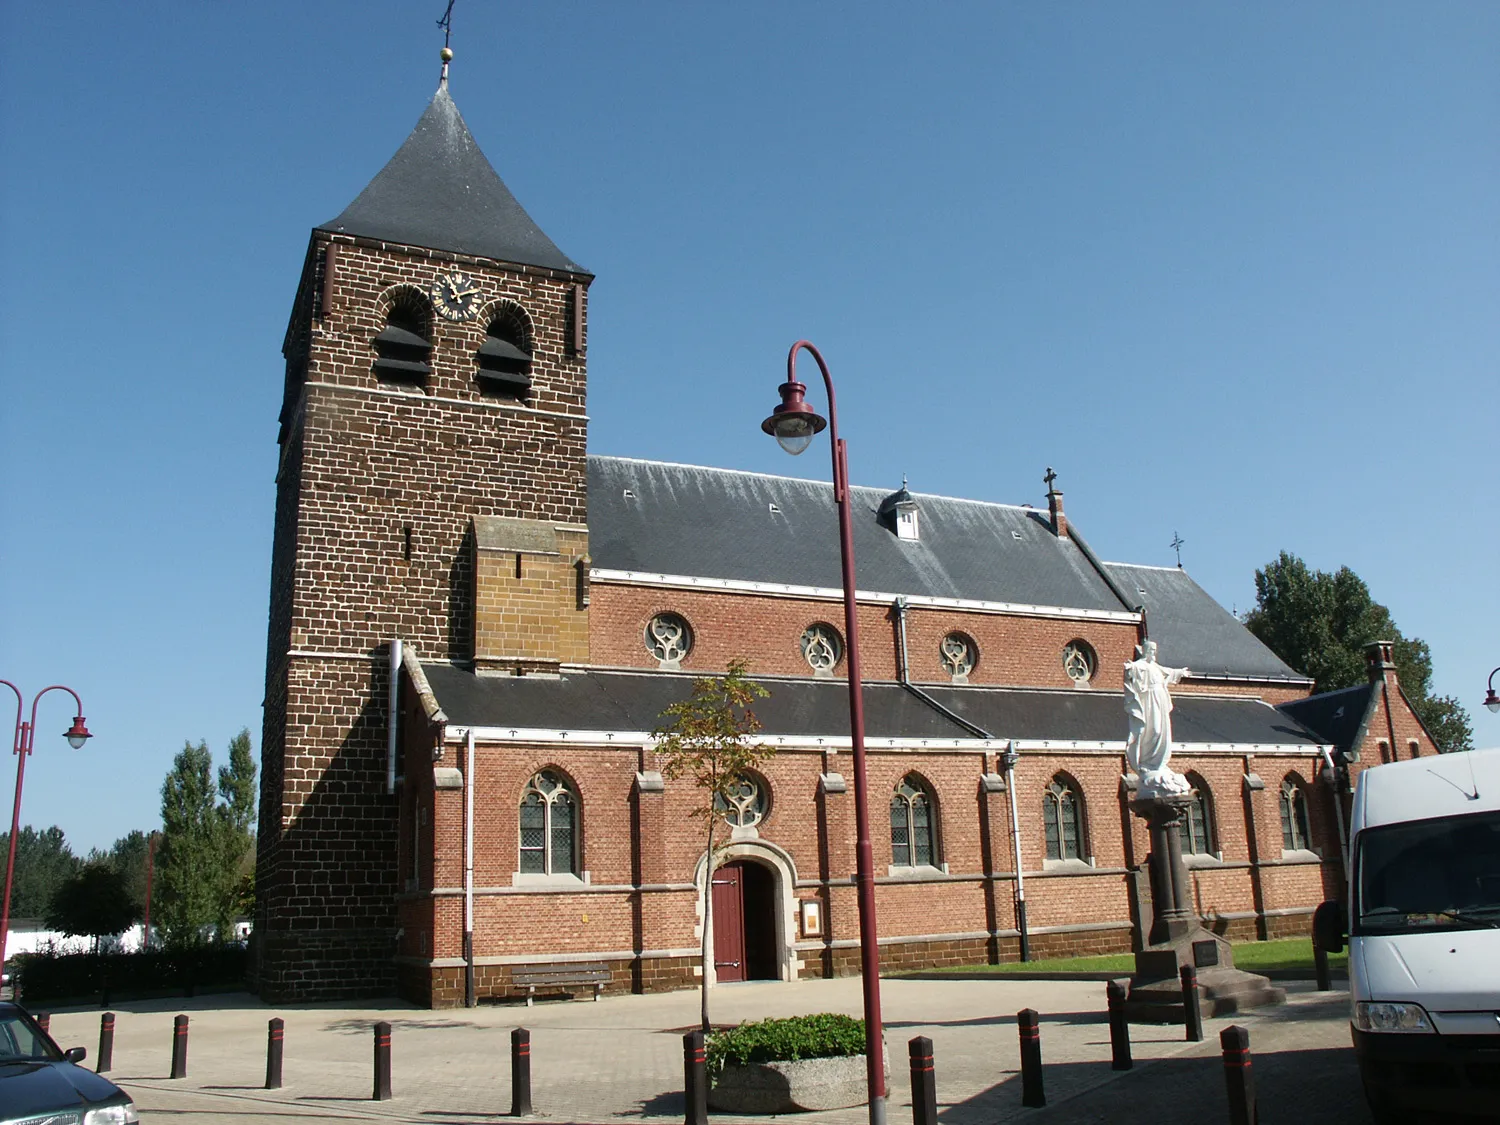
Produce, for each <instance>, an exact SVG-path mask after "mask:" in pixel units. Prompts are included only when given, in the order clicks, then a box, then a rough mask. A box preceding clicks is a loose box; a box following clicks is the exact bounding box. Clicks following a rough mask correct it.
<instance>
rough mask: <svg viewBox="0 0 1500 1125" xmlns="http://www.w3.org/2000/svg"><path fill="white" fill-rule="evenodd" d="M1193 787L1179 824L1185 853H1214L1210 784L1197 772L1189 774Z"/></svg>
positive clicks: (1179, 835)
mask: <svg viewBox="0 0 1500 1125" xmlns="http://www.w3.org/2000/svg"><path fill="white" fill-rule="evenodd" d="M1187 779H1188V784H1189V785H1191V786H1192V787H1193V788H1192V789H1191V790H1190V791H1189V793H1188V807H1187V815H1186V816H1184V817H1183V818H1182V823H1181V824H1180V825H1178V828H1177V835H1178V838H1179V839H1180V840H1181V841H1182V854H1183V855H1212V854H1214V851H1215V848H1214V823H1213V808H1212V804H1211V802H1210V800H1209V796H1208V786H1207V785H1206V784H1205V783H1204V781H1203V779H1202V778H1201V777H1199V776H1198V775H1197V774H1195V773H1190V774H1188V775H1187Z"/></svg>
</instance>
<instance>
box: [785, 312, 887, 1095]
mask: <svg viewBox="0 0 1500 1125" xmlns="http://www.w3.org/2000/svg"><path fill="white" fill-rule="evenodd" d="M803 348H806V349H807V351H808V352H809V353H810V354H811V355H812V357H813V359H815V360H816V361H817V363H818V370H819V371H821V372H822V373H823V385H824V386H825V387H826V388H827V389H828V420H827V421H826V422H825V421H824V420H823V419H822V418H821V417H819V416H818V414H817V413H815V412H814V411H813V410H812V408H811V407H809V406H808V405H807V403H806V402H805V401H804V400H803V395H804V394H806V393H807V387H806V386H805V385H803V384H802V383H799V382H797V353H798V352H799V351H801V350H802V349H803ZM779 390H780V393H781V405H780V406H778V407H777V408H776V409H775V410H773V411H772V412H771V416H770V417H769V418H767V419H766V420H765V421H764V422H762V423H761V424H760V428H761V429H762V430H764V431H765V432H766V433H768V434H770V435H771V436H772V437H774V438H775V439H776V440H777V441H778V442H780V443H781V448H782V449H785V450H786V451H787V452H788V453H791V454H793V455H795V454H798V453H801V452H802V451H803V450H804V449H806V448H807V447H808V445H809V443H811V441H812V439H813V438H814V437H815V436H816V435H817V434H820V433H822V432H823V427H824V426H827V427H828V436H829V437H830V438H831V439H832V441H833V502H834V504H835V506H836V507H837V508H838V513H839V552H840V554H841V555H842V557H843V563H844V634H845V636H846V637H847V638H848V641H849V644H848V649H849V655H848V660H849V741H850V742H851V743H852V744H853V747H854V824H855V830H856V834H857V836H858V842H857V844H856V850H855V886H856V887H857V889H858V894H859V963H860V972H861V974H862V976H863V978H864V980H863V984H864V996H865V1080H866V1083H867V1086H868V1089H869V1099H870V1125H885V1044H884V1035H883V1034H882V1028H881V1022H880V950H879V948H878V947H877V946H876V944H875V934H876V930H875V859H874V853H873V852H872V851H871V850H870V809H869V800H868V793H867V789H866V784H865V705H864V697H863V694H862V688H863V685H862V683H861V681H860V675H859V620H858V618H857V617H856V616H855V608H854V530H853V525H852V524H851V522H850V515H849V455H848V450H847V448H846V447H845V445H844V442H843V439H842V438H840V437H839V413H838V406H837V404H836V403H835V401H834V395H833V378H832V377H831V376H830V375H829V374H828V364H826V363H824V362H823V356H822V355H821V354H820V353H819V352H818V349H817V348H815V347H813V346H812V344H810V343H809V342H808V341H806V340H798V341H797V342H796V343H795V344H793V345H792V350H791V351H790V352H788V353H787V357H786V382H785V383H783V384H781V387H780V388H779Z"/></svg>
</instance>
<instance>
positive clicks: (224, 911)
mask: <svg viewBox="0 0 1500 1125" xmlns="http://www.w3.org/2000/svg"><path fill="white" fill-rule="evenodd" d="M219 796H220V797H222V798H223V803H222V804H221V805H219V806H218V808H217V810H216V812H217V815H218V841H219V853H220V863H221V865H222V866H221V869H220V880H221V881H220V885H219V896H218V909H217V911H216V913H215V918H214V921H215V922H216V923H217V925H218V928H219V934H220V936H221V937H226V936H228V935H229V934H230V933H232V932H233V930H234V921H235V919H236V918H237V917H238V916H239V915H240V914H241V913H242V911H241V906H242V905H243V903H242V899H243V895H242V893H241V890H242V887H243V884H244V882H245V879H246V878H247V876H248V877H251V878H252V880H253V873H254V870H255V832H254V825H255V757H254V756H253V755H252V754H251V752H250V732H249V731H248V730H242V731H240V733H239V734H237V735H235V736H234V737H233V738H232V739H230V740H229V765H227V766H220V767H219ZM252 886H253V881H252Z"/></svg>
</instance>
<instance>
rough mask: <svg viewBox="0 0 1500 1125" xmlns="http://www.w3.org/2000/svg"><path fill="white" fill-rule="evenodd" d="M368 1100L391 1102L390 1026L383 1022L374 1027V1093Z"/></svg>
mask: <svg viewBox="0 0 1500 1125" xmlns="http://www.w3.org/2000/svg"><path fill="white" fill-rule="evenodd" d="M370 1099H371V1100H372V1101H377V1102H388V1101H390V1100H391V1025H390V1024H388V1023H386V1022H385V1021H384V1020H381V1021H380V1022H379V1023H377V1024H376V1025H375V1092H374V1093H373V1094H371V1095H370Z"/></svg>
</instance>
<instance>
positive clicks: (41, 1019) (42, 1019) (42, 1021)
mask: <svg viewBox="0 0 1500 1125" xmlns="http://www.w3.org/2000/svg"><path fill="white" fill-rule="evenodd" d="M35 1019H36V1025H37V1027H39V1028H41V1029H42V1034H44V1035H48V1036H50V1035H51V1034H52V1013H51V1012H38V1013H37V1014H36V1016H35Z"/></svg>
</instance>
